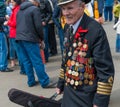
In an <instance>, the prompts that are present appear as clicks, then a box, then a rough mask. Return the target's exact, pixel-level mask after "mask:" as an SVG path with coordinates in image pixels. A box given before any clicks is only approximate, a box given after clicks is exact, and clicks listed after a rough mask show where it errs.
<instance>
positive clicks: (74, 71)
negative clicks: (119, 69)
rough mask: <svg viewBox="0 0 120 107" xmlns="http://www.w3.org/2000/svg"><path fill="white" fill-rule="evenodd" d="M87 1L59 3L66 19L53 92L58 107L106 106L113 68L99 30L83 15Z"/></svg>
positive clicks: (68, 0) (101, 29) (102, 30)
mask: <svg viewBox="0 0 120 107" xmlns="http://www.w3.org/2000/svg"><path fill="white" fill-rule="evenodd" d="M89 1H90V0H59V2H58V5H59V6H60V7H61V9H62V13H63V15H64V16H65V18H66V23H67V25H66V26H65V29H66V30H65V31H66V32H65V38H64V45H65V50H64V56H63V61H62V65H61V70H60V76H59V81H58V85H57V89H56V91H57V93H58V94H60V93H62V92H64V93H63V100H62V105H61V107H108V104H109V100H110V94H111V90H112V86H113V80H114V65H113V61H112V57H111V52H110V47H109V44H108V40H107V37H106V33H105V31H104V29H103V27H102V26H101V25H100V24H99V23H97V22H96V21H95V20H94V19H92V18H90V17H89V16H87V15H86V14H85V13H84V8H85V4H86V3H88V2H89Z"/></svg>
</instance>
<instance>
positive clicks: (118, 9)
mask: <svg viewBox="0 0 120 107" xmlns="http://www.w3.org/2000/svg"><path fill="white" fill-rule="evenodd" d="M119 14H120V3H119V2H118V0H115V1H114V6H113V15H114V24H116V23H117V22H118V19H119Z"/></svg>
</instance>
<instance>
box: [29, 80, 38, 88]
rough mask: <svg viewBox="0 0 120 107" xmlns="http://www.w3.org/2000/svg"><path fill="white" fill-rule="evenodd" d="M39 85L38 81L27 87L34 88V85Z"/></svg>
mask: <svg viewBox="0 0 120 107" xmlns="http://www.w3.org/2000/svg"><path fill="white" fill-rule="evenodd" d="M38 84H39V82H38V81H35V83H34V84H30V85H28V86H29V87H33V86H36V85H38Z"/></svg>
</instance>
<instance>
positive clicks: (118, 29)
mask: <svg viewBox="0 0 120 107" xmlns="http://www.w3.org/2000/svg"><path fill="white" fill-rule="evenodd" d="M113 28H114V29H115V28H117V29H116V32H117V34H120V19H119V20H118V22H117V23H116V24H115V25H114V26H113Z"/></svg>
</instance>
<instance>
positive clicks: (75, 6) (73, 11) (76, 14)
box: [61, 0, 85, 24]
mask: <svg viewBox="0 0 120 107" xmlns="http://www.w3.org/2000/svg"><path fill="white" fill-rule="evenodd" d="M84 8H85V4H84V3H83V2H81V1H79V0H76V1H74V2H71V3H68V4H65V5H62V6H61V9H62V14H63V15H64V16H65V18H66V23H67V24H75V23H76V22H77V21H78V20H79V18H80V17H81V16H82V15H83V14H84Z"/></svg>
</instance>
